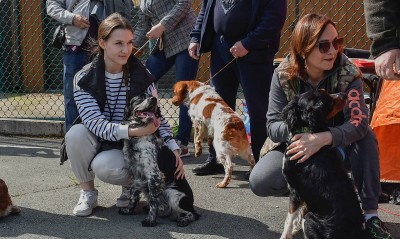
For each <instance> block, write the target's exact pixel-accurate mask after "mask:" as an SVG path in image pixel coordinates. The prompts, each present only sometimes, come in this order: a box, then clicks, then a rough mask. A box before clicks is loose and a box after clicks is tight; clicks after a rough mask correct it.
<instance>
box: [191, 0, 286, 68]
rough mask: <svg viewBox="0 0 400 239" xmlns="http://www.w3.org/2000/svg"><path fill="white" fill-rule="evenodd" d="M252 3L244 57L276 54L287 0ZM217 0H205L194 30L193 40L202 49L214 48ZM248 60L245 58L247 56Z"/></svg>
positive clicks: (263, 56) (253, 1) (244, 43)
mask: <svg viewBox="0 0 400 239" xmlns="http://www.w3.org/2000/svg"><path fill="white" fill-rule="evenodd" d="M249 1H251V5H252V8H251V9H252V10H251V11H252V14H251V15H250V18H251V19H250V21H249V22H250V23H249V26H248V27H247V35H246V36H245V37H244V38H243V39H241V42H242V44H243V46H244V47H245V48H246V49H247V50H248V51H249V53H248V55H246V56H245V57H244V58H251V59H252V60H257V59H265V58H266V57H271V56H272V57H273V56H274V55H275V53H276V52H277V51H278V50H279V40H280V35H281V30H282V27H283V24H284V23H285V20H286V12H287V0H249ZM214 4H215V0H203V4H202V6H201V10H200V12H199V15H198V16H197V21H196V25H195V28H194V29H193V31H192V32H191V34H190V36H191V42H196V43H200V52H201V53H204V52H209V51H211V45H212V42H213V39H214V37H215V31H214V20H213V17H214V16H213V12H214ZM244 60H245V59H244Z"/></svg>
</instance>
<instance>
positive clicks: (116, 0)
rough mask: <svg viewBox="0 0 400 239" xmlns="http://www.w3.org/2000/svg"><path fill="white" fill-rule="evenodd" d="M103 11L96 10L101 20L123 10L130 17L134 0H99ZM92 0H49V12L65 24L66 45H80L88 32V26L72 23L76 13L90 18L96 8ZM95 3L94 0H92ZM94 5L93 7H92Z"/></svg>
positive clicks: (47, 4)
mask: <svg viewBox="0 0 400 239" xmlns="http://www.w3.org/2000/svg"><path fill="white" fill-rule="evenodd" d="M77 1H79V2H78V4H77V5H76V6H75V8H74V9H73V11H72V7H73V6H74V4H75V3H76V2H77ZM96 2H99V4H100V5H98V6H101V7H102V8H104V9H103V11H102V12H101V11H100V15H99V11H98V12H96V16H97V18H98V20H99V21H102V20H104V18H105V17H106V16H108V15H110V14H111V13H113V12H121V13H123V14H124V15H125V16H127V17H128V18H130V16H131V9H132V1H131V0H98V1H96ZM90 3H91V1H90V0H47V2H46V10H47V14H48V15H49V16H50V17H52V18H54V19H55V20H57V21H58V22H60V23H62V24H65V25H66V27H65V34H66V36H65V43H64V44H65V45H76V46H80V45H81V44H82V42H83V40H84V39H85V37H86V34H87V33H88V30H89V29H88V28H85V29H81V28H79V27H75V26H73V25H72V20H73V18H74V16H75V14H79V15H81V16H83V17H86V18H87V19H89V15H90V12H91V11H92V10H93V9H94V8H93V6H95V4H90ZM92 3H93V1H92ZM91 6H92V9H91ZM92 14H94V13H92Z"/></svg>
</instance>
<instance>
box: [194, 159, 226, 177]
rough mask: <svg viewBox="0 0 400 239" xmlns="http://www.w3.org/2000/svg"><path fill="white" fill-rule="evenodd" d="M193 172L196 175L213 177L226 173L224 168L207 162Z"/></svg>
mask: <svg viewBox="0 0 400 239" xmlns="http://www.w3.org/2000/svg"><path fill="white" fill-rule="evenodd" d="M192 171H193V173H194V174H196V175H212V174H220V173H225V169H224V166H223V165H222V164H219V163H216V162H205V163H204V164H202V165H200V166H198V167H196V168H194V169H193V170H192Z"/></svg>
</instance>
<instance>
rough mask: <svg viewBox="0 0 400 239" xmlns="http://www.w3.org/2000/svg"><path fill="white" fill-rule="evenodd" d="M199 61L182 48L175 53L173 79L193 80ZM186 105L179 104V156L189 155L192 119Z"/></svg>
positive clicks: (177, 137)
mask: <svg viewBox="0 0 400 239" xmlns="http://www.w3.org/2000/svg"><path fill="white" fill-rule="evenodd" d="M198 64H199V61H197V60H194V59H192V58H191V57H190V56H189V52H188V51H187V50H184V51H182V52H180V53H178V54H176V55H175V80H176V82H178V81H185V80H194V79H195V78H196V75H197V67H198ZM188 110H189V109H188V107H187V106H185V105H183V104H182V105H180V106H179V127H178V135H177V136H176V139H177V140H178V141H179V142H180V146H181V150H182V152H181V157H186V156H189V155H190V154H189V151H188V147H187V146H188V144H189V140H190V134H191V131H192V121H191V120H190V117H189V114H188Z"/></svg>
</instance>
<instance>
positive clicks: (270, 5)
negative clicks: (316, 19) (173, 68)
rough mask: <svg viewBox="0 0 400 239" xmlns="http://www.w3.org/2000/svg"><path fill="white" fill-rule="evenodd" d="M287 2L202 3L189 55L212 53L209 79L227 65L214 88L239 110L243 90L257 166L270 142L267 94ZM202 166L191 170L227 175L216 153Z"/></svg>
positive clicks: (209, 0)
mask: <svg viewBox="0 0 400 239" xmlns="http://www.w3.org/2000/svg"><path fill="white" fill-rule="evenodd" d="M286 11H287V1H286V0H264V1H261V0H203V4H202V6H201V10H200V13H199V15H198V17H197V23H196V26H195V28H194V30H193V31H192V33H191V34H190V35H191V37H192V39H191V43H190V46H189V49H188V50H189V54H190V56H191V57H192V58H193V59H196V60H198V59H199V57H200V56H199V53H205V52H211V64H210V70H211V75H212V76H214V75H215V74H216V73H217V72H218V71H220V70H221V69H222V68H224V67H225V66H227V65H228V63H229V62H231V61H232V60H233V59H234V58H236V60H235V62H233V63H232V64H230V65H229V66H227V67H226V68H224V69H223V70H222V71H221V72H220V73H218V74H217V75H216V76H215V77H213V79H212V85H213V86H214V87H215V89H216V91H217V92H218V93H219V94H220V95H221V97H222V98H223V99H224V100H225V101H226V103H227V104H228V105H229V106H230V107H231V108H232V109H233V110H235V108H236V94H237V91H238V87H239V84H240V85H241V86H242V89H243V93H244V97H245V99H246V104H247V107H248V111H249V116H250V131H251V143H252V150H253V154H254V158H255V160H256V161H258V158H259V155H260V149H261V147H262V145H263V143H264V141H265V139H266V137H267V130H266V118H265V115H266V113H267V107H266V106H268V92H269V87H270V84H271V77H272V73H273V61H274V57H275V53H276V52H277V51H278V49H279V41H280V35H281V30H282V27H283V24H284V23H285V19H286ZM209 151H210V153H209V156H208V158H207V160H206V162H205V163H204V164H203V165H200V166H199V167H196V168H194V169H193V172H194V173H195V174H197V175H209V174H215V173H223V172H224V169H223V166H222V165H221V164H218V163H217V162H216V155H215V150H214V148H213V147H212V146H211V147H210V150H209Z"/></svg>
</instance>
